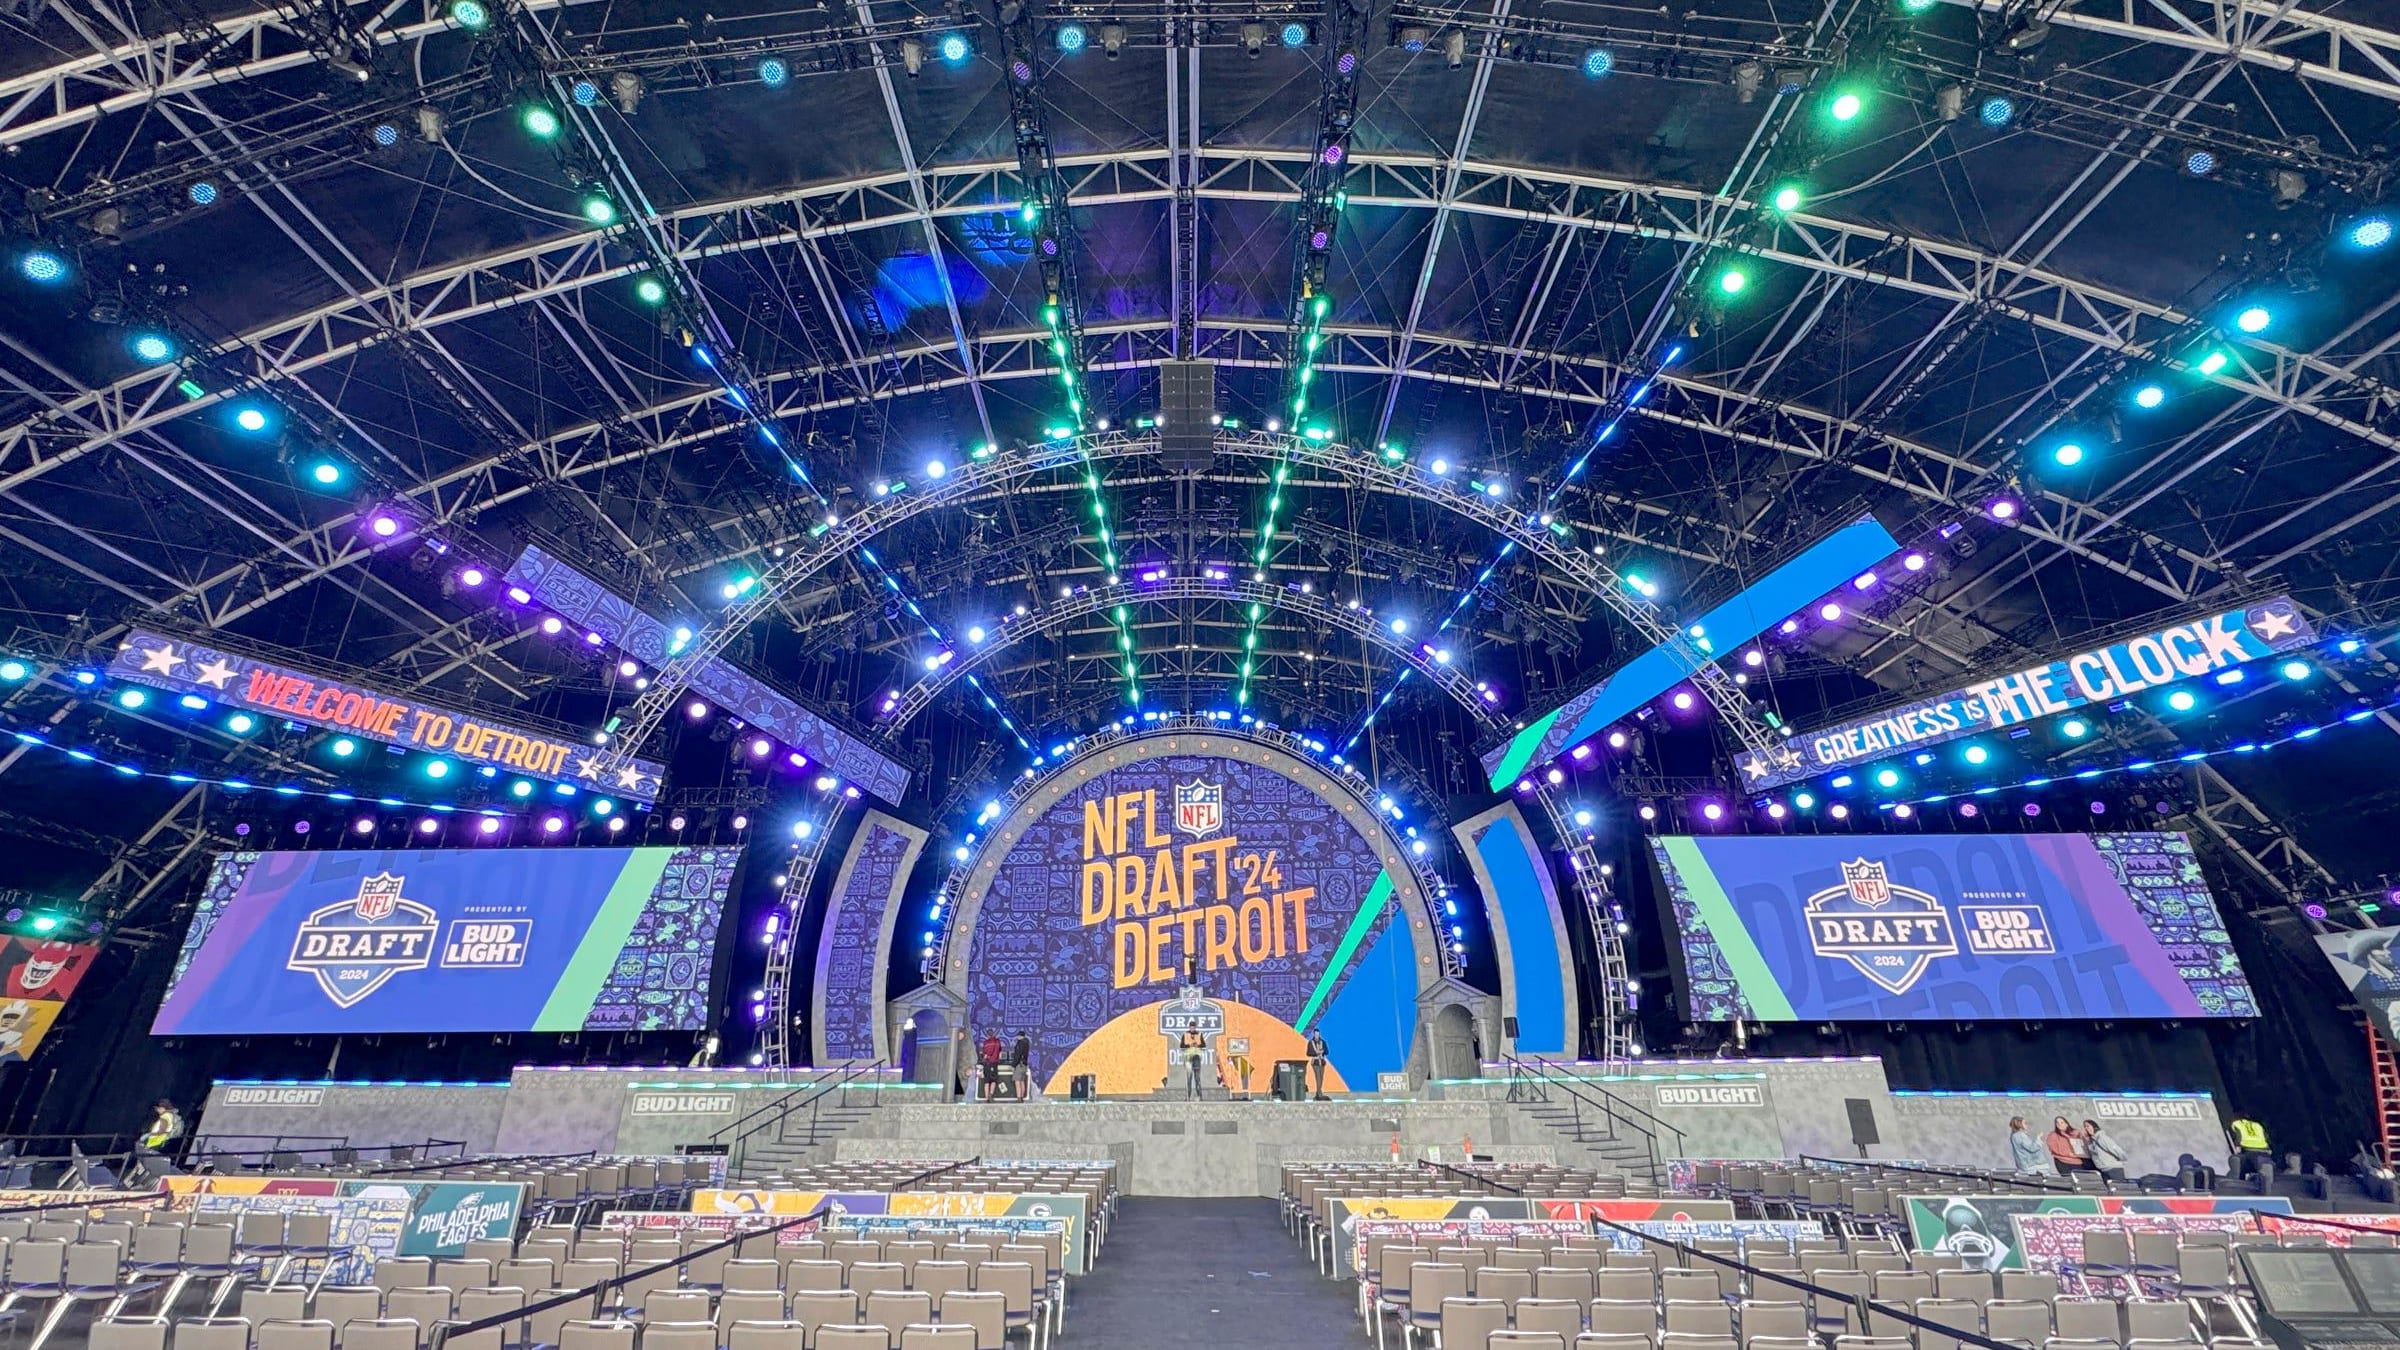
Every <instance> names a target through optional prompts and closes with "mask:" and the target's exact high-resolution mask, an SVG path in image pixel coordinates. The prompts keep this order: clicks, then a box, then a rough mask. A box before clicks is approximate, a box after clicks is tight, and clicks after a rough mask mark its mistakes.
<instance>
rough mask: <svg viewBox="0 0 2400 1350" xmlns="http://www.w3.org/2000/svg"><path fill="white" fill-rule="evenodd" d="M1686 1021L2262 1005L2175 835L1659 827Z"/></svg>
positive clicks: (2248, 1013)
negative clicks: (1748, 833) (1817, 833)
mask: <svg viewBox="0 0 2400 1350" xmlns="http://www.w3.org/2000/svg"><path fill="white" fill-rule="evenodd" d="M1651 848H1652V850H1653V852H1654V853H1655V855H1656V858H1657V862H1658V868H1659V877H1660V880H1661V881H1662V882H1663V883H1664V885H1665V887H1666V897H1667V900H1668V903H1669V904H1670V905H1671V906H1672V907H1673V915H1674V920H1675V925H1676V927H1677V928H1678V929H1679V930H1680V939H1679V941H1678V942H1677V943H1675V944H1674V946H1675V950H1676V951H1677V952H1678V953H1679V954H1680V957H1681V960H1680V963H1679V965H1678V967H1677V972H1676V974H1677V989H1678V991H1679V992H1680V993H1681V994H1682V995H1683V998H1684V1002H1685V1005H1686V1007H1687V1008H1688V1009H1689V1012H1690V1016H1691V1017H1692V1019H1693V1020H1695V1021H1704V1022H1708V1021H1714V1022H1723V1021H1731V1020H1733V1019H1734V1018H1737V1017H1738V1018H1744V1019H1749V1020H1756V1021H1765V1022H1794V1021H1798V1022H1838V1021H1874V1022H1897V1021H1908V1020H1933V1021H1943V1022H1950V1021H1988V1020H2000V1021H2011V1022H2014V1021H2034V1020H2046V1019H2052V1018H2083V1017H2091V1018H2103V1017H2110V1018H2139V1017H2157V1018H2167V1017H2177V1018H2181V1017H2255V1016H2257V1015H2258V1005H2257V1001H2256V999H2255V998H2254V997H2253V995H2252V994H2251V991H2250V985H2249V982H2248V981H2246V980H2244V979H2243V978H2242V968H2241V963H2240V962H2239V961H2238V960H2236V959H2235V957H2234V954H2233V948H2232V946H2231V939H2230V938H2229V937H2228V936H2227V934H2226V932H2225V922H2224V919H2223V918H2222V917H2221V916H2220V915H2219V914H2218V912H2217V902H2216V899H2215V897H2213V896H2212V895H2210V894H2209V890H2208V883H2207V882H2206V881H2205V880H2203V879H2202V878H2201V875H2200V864H2199V860H2198V859H2197V858H2195V857H2194V856H2193V855H2192V846H2191V843H2190V841H2189V840H2186V839H2185V838H2184V837H2183V836H2182V835H2180V834H2167V833H2128V834H2095V835H2083V834H2007V835H2002V834H1979V835H1913V836H1887V837H1877V836H1872V835H1852V836H1846V837H1798V836H1796V837H1786V838H1773V837H1764V836H1759V837H1724V838H1690V837H1683V836H1669V837H1662V838H1657V839H1653V840H1651Z"/></svg>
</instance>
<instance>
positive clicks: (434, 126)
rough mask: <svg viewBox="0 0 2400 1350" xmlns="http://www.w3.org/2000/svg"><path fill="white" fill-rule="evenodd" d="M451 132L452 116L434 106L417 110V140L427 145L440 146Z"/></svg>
mask: <svg viewBox="0 0 2400 1350" xmlns="http://www.w3.org/2000/svg"><path fill="white" fill-rule="evenodd" d="M449 130H450V116H449V114H447V113H445V112H443V111H442V110H441V109H439V108H436V107H434V106H433V105H432V104H430V103H428V104H425V105H423V106H421V107H419V108H418V109H417V139H418V140H420V141H423V142H425V143H426V144H427V145H439V144H441V143H442V137H443V136H444V135H445V134H446V133H448V131H449Z"/></svg>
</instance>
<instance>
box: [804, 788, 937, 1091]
mask: <svg viewBox="0 0 2400 1350" xmlns="http://www.w3.org/2000/svg"><path fill="white" fill-rule="evenodd" d="M923 840H924V835H922V834H920V833H915V832H911V831H907V830H904V829H901V828H895V827H894V825H893V824H892V823H890V822H888V821H887V820H885V819H884V817H882V816H879V815H874V814H870V815H868V817H867V820H866V823H865V824H863V825H861V826H859V827H858V838H856V839H855V840H852V841H851V844H850V856H849V858H848V860H847V861H845V862H844V863H843V864H842V886H841V889H840V890H838V891H836V892H834V896H833V900H832V909H831V910H830V911H829V912H828V913H827V916H826V920H825V936H824V937H823V938H822V939H821V940H820V941H819V943H818V946H817V997H818V1002H819V1004H820V1007H819V1011H818V1014H817V1039H818V1043H819V1046H820V1049H819V1050H818V1052H817V1061H818V1062H819V1063H821V1064H833V1063H838V1062H840V1061H842V1060H866V1059H873V1058H875V1019H876V1017H877V1016H878V1012H877V1009H876V1007H875V960H876V957H877V956H878V955H879V954H880V952H879V949H878V947H877V944H878V942H880V940H881V938H882V934H883V915H884V911H885V909H886V908H888V907H889V906H890V905H891V904H892V903H893V902H894V901H896V900H898V899H899V898H900V887H901V886H902V885H903V884H904V883H906V881H907V880H908V865H909V863H910V862H911V861H912V860H913V859H914V858H915V856H916V849H917V846H918V845H919V844H920V843H921V842H923ZM901 938H902V940H903V941H902V945H904V946H906V945H908V944H907V943H906V942H905V938H906V934H902V935H901Z"/></svg>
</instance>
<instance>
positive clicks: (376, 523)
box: [367, 516, 400, 539]
mask: <svg viewBox="0 0 2400 1350" xmlns="http://www.w3.org/2000/svg"><path fill="white" fill-rule="evenodd" d="M367 528H368V529H369V530H371V531H373V532H374V535H375V537H376V538H378V539H389V538H391V537H392V536H393V535H395V534H398V533H400V522H399V520H398V519H396V518H395V517H392V516H377V517H375V518H374V519H372V520H370V521H368V522H367Z"/></svg>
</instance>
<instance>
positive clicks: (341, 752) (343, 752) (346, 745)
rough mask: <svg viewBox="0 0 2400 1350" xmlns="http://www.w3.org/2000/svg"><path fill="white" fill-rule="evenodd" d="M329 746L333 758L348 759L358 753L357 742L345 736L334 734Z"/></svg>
mask: <svg viewBox="0 0 2400 1350" xmlns="http://www.w3.org/2000/svg"><path fill="white" fill-rule="evenodd" d="M330 748H331V749H332V751H333V757H334V758H335V759H348V758H350V757H351V756H352V755H355V754H357V753H358V742H356V741H354V740H351V739H350V738H349V737H347V736H336V737H334V738H333V745H332V746H331V747H330Z"/></svg>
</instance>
